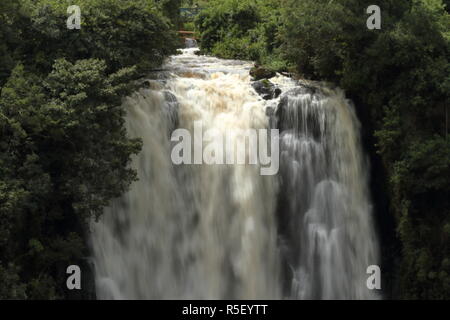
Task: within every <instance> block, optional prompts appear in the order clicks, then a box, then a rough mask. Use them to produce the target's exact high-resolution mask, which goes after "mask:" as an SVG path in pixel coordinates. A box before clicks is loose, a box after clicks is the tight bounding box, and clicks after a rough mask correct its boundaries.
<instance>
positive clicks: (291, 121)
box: [270, 83, 323, 138]
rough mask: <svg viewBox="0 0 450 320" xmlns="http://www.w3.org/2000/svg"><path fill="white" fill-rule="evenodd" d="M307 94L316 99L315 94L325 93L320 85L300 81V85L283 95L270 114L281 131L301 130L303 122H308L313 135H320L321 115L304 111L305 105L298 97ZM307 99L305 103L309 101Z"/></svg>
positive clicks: (272, 120)
mask: <svg viewBox="0 0 450 320" xmlns="http://www.w3.org/2000/svg"><path fill="white" fill-rule="evenodd" d="M307 95H310V96H311V97H310V98H311V99H314V96H321V95H323V93H322V91H321V90H320V88H319V87H314V86H313V85H310V84H303V83H299V85H298V87H295V88H293V89H290V90H288V91H286V92H284V93H283V94H282V95H281V97H280V101H279V103H278V106H277V108H276V111H275V113H274V114H273V115H271V116H270V120H271V122H272V123H274V124H275V127H276V128H277V129H279V130H280V132H283V131H286V130H295V131H301V130H302V129H303V128H302V126H303V124H304V123H307V124H308V128H309V130H310V132H311V133H312V134H313V136H314V137H315V138H318V137H319V136H320V134H321V132H320V119H319V118H318V117H319V115H318V114H316V113H315V112H313V111H311V110H310V111H309V112H302V108H303V107H304V105H302V102H301V101H300V100H299V99H298V97H299V96H307ZM306 101H307V100H306ZM306 101H305V102H304V103H308V102H306Z"/></svg>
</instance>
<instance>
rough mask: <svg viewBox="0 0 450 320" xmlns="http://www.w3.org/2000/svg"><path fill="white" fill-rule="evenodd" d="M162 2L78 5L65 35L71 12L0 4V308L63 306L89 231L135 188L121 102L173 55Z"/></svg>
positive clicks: (39, 4)
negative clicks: (10, 303)
mask: <svg viewBox="0 0 450 320" xmlns="http://www.w3.org/2000/svg"><path fill="white" fill-rule="evenodd" d="M167 2H170V1H166V2H164V3H159V2H158V1H155V2H153V1H144V0H142V1H140V0H136V1H112V0H96V1H92V0H89V1H88V0H86V1H78V5H79V6H80V7H81V13H82V25H81V30H76V29H75V30H69V29H67V27H66V20H67V17H68V14H67V13H66V10H67V7H68V5H69V4H70V3H69V2H67V3H65V2H64V1H53V0H46V1H27V0H21V1H16V0H6V1H5V0H2V1H1V3H0V28H1V29H0V40H1V42H0V54H1V58H0V88H1V93H0V284H1V285H0V299H5V298H6V299H8V298H9V299H11V298H13V299H14V298H29V299H55V298H63V297H70V294H69V292H68V291H66V290H65V279H66V276H67V275H66V268H67V266H69V265H71V264H82V263H83V261H84V257H86V256H87V255H88V250H87V246H86V233H87V230H88V223H89V221H90V220H91V219H92V218H93V217H98V216H99V215H100V214H101V212H102V208H103V207H104V206H105V205H106V204H107V203H108V201H109V200H110V199H112V198H115V197H118V196H119V195H121V194H122V193H123V192H124V191H126V190H127V188H128V187H129V185H130V183H131V182H132V181H133V180H134V179H135V178H136V174H135V172H134V171H133V170H130V169H129V167H128V165H129V162H130V158H131V155H133V154H136V153H137V152H139V150H140V147H141V142H140V141H139V140H134V139H129V138H127V135H126V130H125V127H124V113H125V110H123V109H122V107H121V99H122V97H124V96H126V95H128V94H130V93H131V91H132V90H133V88H134V85H133V82H132V80H134V79H137V77H139V76H140V75H141V74H142V73H143V72H145V71H146V70H148V69H149V68H154V67H157V66H159V65H160V64H161V63H162V62H163V60H164V58H165V57H167V56H168V55H169V54H171V53H173V52H174V50H175V47H176V44H177V38H176V35H175V34H174V33H173V32H172V31H171V29H172V26H171V25H170V20H169V19H168V18H167V17H165V16H163V15H161V14H160V13H159V12H161V11H162V10H161V7H160V6H161V5H163V4H167ZM85 271H86V270H85ZM85 289H86V288H85ZM85 291H86V290H85ZM77 297H78V298H80V297H83V298H86V297H92V295H91V293H89V292H83V294H82V295H81V296H77Z"/></svg>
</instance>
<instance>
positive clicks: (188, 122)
mask: <svg viewBox="0 0 450 320" xmlns="http://www.w3.org/2000/svg"><path fill="white" fill-rule="evenodd" d="M251 67H252V64H251V63H248V62H244V61H235V60H221V59H217V58H213V57H205V56H197V55H195V49H184V50H183V54H180V55H176V56H173V57H172V58H171V60H170V61H169V62H168V63H167V65H166V69H167V70H168V71H167V72H160V73H159V74H158V75H157V76H156V77H153V78H154V79H153V80H149V81H148V83H149V88H146V89H141V90H140V91H139V92H136V93H135V94H134V95H132V96H131V97H128V98H126V100H125V101H124V105H123V107H124V108H125V109H126V110H127V118H126V127H127V131H128V134H129V136H130V137H140V138H142V140H143V150H142V152H141V153H140V154H139V155H137V156H135V157H134V158H133V166H134V168H136V170H137V172H138V178H139V180H138V181H137V182H135V183H134V184H133V185H132V186H131V190H130V191H129V192H128V193H126V194H125V195H124V196H123V197H121V198H120V199H116V200H114V201H112V203H111V205H110V206H109V207H108V208H106V209H105V212H104V214H103V216H102V217H101V218H100V220H99V221H98V222H92V225H91V226H92V237H91V243H92V250H93V254H94V261H95V270H96V289H97V296H98V298H100V299H283V298H284V299H341V298H342V299H371V298H377V295H376V294H374V293H373V292H372V291H370V290H369V289H367V287H366V279H367V277H368V275H367V274H366V269H367V267H368V266H369V265H373V264H377V263H378V257H377V239H376V236H375V234H374V227H373V223H372V221H371V205H370V199H369V190H368V182H367V171H368V170H367V168H366V163H365V161H364V157H363V153H362V151H361V146H360V145H361V142H360V141H359V122H358V120H357V118H356V116H355V114H354V111H353V107H352V106H351V104H350V103H349V102H348V101H346V100H345V97H344V95H343V93H342V92H340V91H338V90H331V89H327V88H326V87H319V86H316V87H309V86H307V85H303V84H299V83H297V82H295V81H292V80H290V79H287V78H285V77H281V76H280V77H277V78H274V79H271V81H272V82H274V83H275V84H276V85H277V86H278V87H279V88H281V89H282V91H283V94H282V95H281V96H280V97H278V98H277V99H272V100H270V101H266V100H264V99H262V98H261V97H260V96H259V95H258V94H257V92H256V91H255V90H254V89H253V87H252V86H251V79H250V77H249V70H250V68H251ZM155 78H156V80H155ZM198 121H201V123H202V126H203V128H204V129H205V130H207V129H214V130H216V132H217V133H219V134H220V133H227V132H230V131H232V130H234V129H244V130H245V129H268V128H277V129H279V130H280V172H279V174H278V175H274V176H263V175H261V174H260V167H261V164H260V163H258V164H256V165H253V164H242V165H231V164H230V165H206V164H202V165H174V164H173V162H172V160H171V156H170V155H171V149H172V147H173V144H174V143H173V142H172V141H171V139H170V136H171V133H172V132H173V130H174V129H176V128H184V129H187V130H188V131H189V132H194V122H198ZM210 138H211V143H216V141H215V140H214V139H215V138H214V137H210ZM231 139H232V140H233V142H234V143H237V142H238V140H239V137H238V136H233V135H231ZM193 143H194V144H195V143H196V141H194V142H193ZM224 152H228V150H225V151H224Z"/></svg>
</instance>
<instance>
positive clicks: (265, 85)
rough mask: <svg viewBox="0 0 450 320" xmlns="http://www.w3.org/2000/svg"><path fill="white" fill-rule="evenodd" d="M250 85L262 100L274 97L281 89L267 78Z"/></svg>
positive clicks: (278, 94) (276, 96) (277, 95)
mask: <svg viewBox="0 0 450 320" xmlns="http://www.w3.org/2000/svg"><path fill="white" fill-rule="evenodd" d="M252 87H253V89H255V91H256V92H257V93H258V94H259V95H260V96H261V97H262V98H263V99H264V100H272V99H276V98H278V97H279V96H280V94H281V89H280V88H278V87H277V86H276V85H274V84H273V83H272V82H270V81H269V80H267V79H264V80H259V81H255V82H253V83H252Z"/></svg>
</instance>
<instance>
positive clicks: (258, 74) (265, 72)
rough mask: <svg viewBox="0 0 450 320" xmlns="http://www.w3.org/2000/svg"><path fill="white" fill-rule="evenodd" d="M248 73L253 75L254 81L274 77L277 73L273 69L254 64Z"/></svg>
mask: <svg viewBox="0 0 450 320" xmlns="http://www.w3.org/2000/svg"><path fill="white" fill-rule="evenodd" d="M250 75H251V76H252V77H253V79H254V80H255V81H258V80H261V79H270V78H273V77H275V76H276V75H277V74H276V72H275V71H272V70H269V69H266V68H263V67H260V66H256V67H253V68H252V69H251V70H250Z"/></svg>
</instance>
